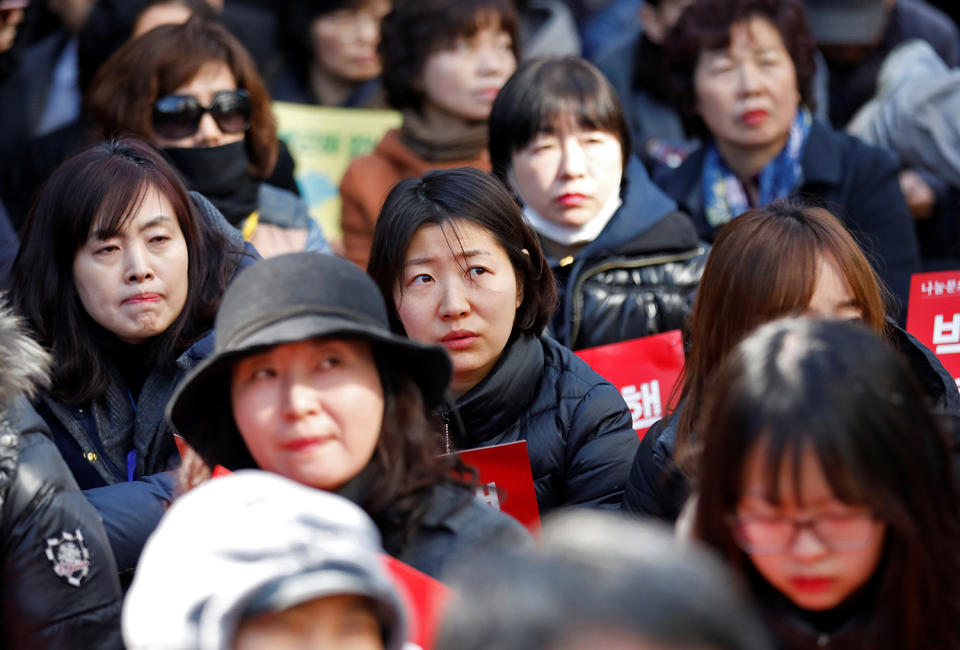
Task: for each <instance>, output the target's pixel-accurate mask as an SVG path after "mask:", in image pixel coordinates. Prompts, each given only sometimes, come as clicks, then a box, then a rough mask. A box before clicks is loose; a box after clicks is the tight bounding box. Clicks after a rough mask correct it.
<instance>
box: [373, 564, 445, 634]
mask: <svg viewBox="0 0 960 650" xmlns="http://www.w3.org/2000/svg"><path fill="white" fill-rule="evenodd" d="M382 559H383V564H384V566H385V567H386V568H387V571H388V572H389V573H390V579H391V582H393V584H394V586H395V587H397V590H398V591H399V592H400V595H401V597H402V598H403V601H404V605H405V606H406V610H407V621H408V623H409V625H408V628H409V629H408V630H407V643H406V644H405V645H404V648H410V647H411V646H412V647H419V648H422V649H423V650H430V649H431V648H433V642H434V639H435V638H436V636H437V629H438V627H439V624H440V617H441V616H442V614H443V608H444V606H445V605H446V603H447V601H448V600H449V599H450V595H451V594H452V592H451V591H450V589H449V588H448V587H447V586H446V585H444V584H443V583H442V582H439V581H438V580H434V579H433V578H431V577H430V576H428V575H427V574H425V573H421V572H420V571H417V570H416V569H414V568H413V567H412V566H410V565H409V564H404V563H403V562H401V561H400V560H398V559H396V558H393V557H390V556H389V555H384V556H383V558H382Z"/></svg>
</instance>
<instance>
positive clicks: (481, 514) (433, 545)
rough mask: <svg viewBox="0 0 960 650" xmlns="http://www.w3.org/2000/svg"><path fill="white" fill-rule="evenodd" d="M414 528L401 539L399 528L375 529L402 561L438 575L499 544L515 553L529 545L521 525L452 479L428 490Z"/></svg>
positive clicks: (531, 542) (531, 539) (498, 546)
mask: <svg viewBox="0 0 960 650" xmlns="http://www.w3.org/2000/svg"><path fill="white" fill-rule="evenodd" d="M426 499H427V504H426V508H425V512H424V514H423V517H422V518H421V519H420V521H419V526H418V527H417V530H416V532H415V533H414V535H413V536H412V538H411V539H409V540H402V539H401V534H400V531H398V530H390V529H385V528H384V527H383V526H381V527H380V534H381V535H382V536H383V545H384V548H385V549H386V550H387V551H388V552H390V554H391V555H393V556H395V557H396V558H397V559H398V560H400V561H401V562H405V563H406V564H409V565H410V566H412V567H413V568H415V569H417V570H419V571H422V572H424V573H426V574H427V575H428V576H432V577H434V578H437V579H440V578H442V577H443V574H444V572H445V571H446V570H447V569H448V568H450V567H453V566H455V565H456V564H457V562H458V561H463V560H467V559H470V558H471V556H476V555H477V554H480V553H487V552H490V551H495V550H496V549H498V548H502V549H511V550H514V551H517V550H521V549H523V548H526V547H532V546H533V538H532V537H530V533H528V532H527V529H526V528H524V527H523V526H521V525H520V523H519V522H518V521H517V520H516V519H514V518H513V517H510V516H508V515H506V514H504V513H502V512H500V511H499V510H497V509H496V508H493V507H491V506H488V505H484V504H483V503H480V502H479V501H478V500H477V499H476V498H475V497H474V495H473V493H472V492H471V491H470V490H469V489H468V488H465V487H462V486H460V485H457V484H455V483H438V484H436V485H434V486H433V488H431V489H430V492H429V496H428V497H426Z"/></svg>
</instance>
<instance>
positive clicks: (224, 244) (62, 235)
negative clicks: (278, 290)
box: [11, 140, 246, 573]
mask: <svg viewBox="0 0 960 650" xmlns="http://www.w3.org/2000/svg"><path fill="white" fill-rule="evenodd" d="M194 201H196V202H197V203H196V205H195V204H194ZM243 251H244V242H243V238H242V237H241V236H240V233H238V232H237V231H236V230H234V229H233V228H231V227H230V226H229V224H228V223H227V222H226V221H225V220H224V219H223V217H222V216H220V214H219V212H217V210H216V209H214V208H213V206H212V205H210V203H209V202H208V201H205V200H203V198H202V197H200V196H199V195H195V197H194V200H191V197H190V196H189V195H188V194H187V190H186V188H185V187H184V185H183V181H182V180H181V179H180V177H179V176H178V175H177V173H176V171H175V170H174V169H173V167H171V166H170V165H169V164H168V163H167V162H166V161H165V160H164V159H163V157H162V156H160V154H159V153H157V152H156V151H155V150H154V149H153V148H152V147H150V146H149V145H147V144H146V143H143V142H139V141H136V140H118V141H114V142H111V143H108V144H101V145H97V146H95V147H93V148H90V149H87V150H85V151H83V152H81V153H79V154H77V155H76V156H74V157H73V158H71V159H69V160H68V161H66V162H65V163H64V164H63V165H61V166H60V167H59V168H58V169H57V171H55V172H54V174H53V175H52V176H51V177H50V179H49V181H47V183H46V185H45V186H44V189H43V192H42V193H41V195H40V197H39V198H38V200H37V202H36V204H35V205H34V209H33V210H32V212H31V214H30V217H29V218H28V220H27V223H26V226H25V230H24V232H23V238H22V244H21V247H20V252H19V254H18V256H17V259H16V261H15V262H14V266H13V271H12V282H11V286H12V289H11V298H12V300H11V302H12V304H13V306H14V307H15V309H16V310H17V311H19V312H20V314H21V315H22V316H23V317H24V319H25V320H26V323H27V325H28V326H29V327H30V329H31V330H32V332H33V334H34V335H35V336H36V338H37V341H38V342H39V343H40V344H41V345H43V346H44V347H45V348H46V349H47V350H49V351H50V352H51V354H52V356H53V366H52V383H51V387H50V389H49V390H45V391H41V392H40V393H39V394H38V396H37V398H36V400H35V406H36V409H37V411H38V412H39V413H40V415H41V417H43V419H44V420H45V421H46V423H47V425H48V426H49V427H50V431H51V432H52V434H53V440H54V442H55V443H56V445H57V447H58V448H59V450H60V453H61V455H62V456H63V458H64V460H65V461H66V463H67V465H68V466H69V467H70V470H71V472H72V473H73V476H74V477H75V478H76V480H77V483H78V484H79V486H80V488H81V489H83V490H84V491H85V494H86V496H87V498H88V499H89V500H90V501H91V502H92V503H93V505H94V506H95V507H96V508H97V510H98V511H99V512H100V515H101V516H102V517H103V523H104V527H105V528H106V531H107V535H108V537H109V539H110V545H111V547H112V548H113V552H114V555H115V557H116V560H117V566H118V568H119V569H120V571H121V573H123V572H128V571H129V572H132V570H133V568H134V566H135V565H136V561H137V557H138V556H139V553H140V549H141V548H142V546H143V543H144V542H145V540H146V537H147V536H148V535H149V534H150V532H151V531H152V530H153V528H154V527H155V526H156V524H157V522H158V521H159V519H160V517H161V516H162V514H163V511H164V509H165V506H166V504H167V503H168V502H169V500H170V498H171V496H172V494H173V487H174V480H173V478H172V476H170V475H168V474H167V473H166V470H169V469H171V468H172V467H174V466H175V465H176V464H177V463H178V461H179V456H178V454H177V449H176V446H175V445H174V441H173V437H172V436H171V435H170V430H169V428H168V427H167V426H166V424H165V422H164V419H163V412H164V408H165V407H166V403H167V400H168V399H169V397H170V394H171V393H172V392H173V388H174V386H175V385H176V383H177V381H178V379H179V378H180V377H181V376H182V374H183V372H184V370H186V369H189V368H190V367H192V366H193V365H194V364H196V363H197V362H198V361H199V360H200V359H202V358H203V357H204V356H206V354H207V353H208V352H209V347H210V341H211V338H212V336H211V337H208V336H207V334H208V333H209V330H210V328H211V327H212V326H213V318H214V315H215V313H216V310H217V306H218V304H219V301H220V296H221V294H222V293H223V291H224V290H225V288H226V286H227V284H228V282H229V281H230V279H231V278H232V277H233V275H234V273H236V271H237V269H238V267H239V265H241V264H246V262H245V257H244V252H243Z"/></svg>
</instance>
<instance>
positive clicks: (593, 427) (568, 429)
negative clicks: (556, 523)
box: [448, 335, 639, 515]
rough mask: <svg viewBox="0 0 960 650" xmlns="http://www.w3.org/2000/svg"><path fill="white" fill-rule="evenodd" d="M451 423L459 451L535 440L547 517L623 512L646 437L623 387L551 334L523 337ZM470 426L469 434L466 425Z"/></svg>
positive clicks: (533, 456)
mask: <svg viewBox="0 0 960 650" xmlns="http://www.w3.org/2000/svg"><path fill="white" fill-rule="evenodd" d="M455 406H456V409H457V411H458V413H459V416H460V422H457V420H456V418H448V423H449V424H450V427H451V431H450V434H451V439H452V443H453V446H454V447H455V448H457V449H473V448H476V447H486V446H490V445H499V444H506V443H509V442H517V441H519V440H526V441H527V450H528V452H529V454H530V466H531V469H532V471H533V481H534V486H535V488H536V491H537V503H538V505H539V506H540V514H541V515H542V514H545V513H547V512H548V511H550V510H552V509H554V508H557V507H560V506H568V505H585V506H596V507H604V508H616V507H618V506H619V505H620V501H621V499H622V497H623V486H624V482H625V481H626V480H627V473H628V472H629V471H630V463H631V461H632V460H633V457H634V455H635V452H636V449H637V445H638V442H639V441H638V438H637V434H636V432H635V431H634V430H633V421H632V419H631V416H630V410H629V409H628V408H627V405H626V404H625V403H624V401H623V398H622V397H621V396H620V393H619V392H618V391H617V389H616V388H615V387H614V386H613V385H612V384H611V383H610V382H608V381H607V380H605V379H604V378H603V377H601V376H600V375H598V374H597V373H596V372H594V371H593V369H591V368H590V366H588V365H587V364H586V363H585V362H584V361H582V360H581V359H580V358H579V357H578V356H576V355H575V354H573V353H572V352H571V351H570V350H568V349H567V348H565V347H563V346H562V345H560V344H559V343H557V342H556V341H554V340H553V339H551V338H550V337H548V336H541V337H534V336H530V335H521V336H519V337H518V338H517V339H515V340H513V341H512V342H511V343H509V344H508V345H507V348H506V349H505V350H504V352H503V354H502V356H501V357H500V360H499V361H498V362H497V365H496V366H494V368H493V370H491V371H490V374H489V375H487V377H486V378H485V379H484V380H483V381H482V382H480V383H479V384H477V385H476V386H474V387H473V388H472V389H470V390H469V391H468V392H467V393H466V394H464V395H463V396H462V397H461V398H460V399H459V400H457V402H456V405H455ZM461 424H462V427H463V428H462V429H461V428H460V425H461Z"/></svg>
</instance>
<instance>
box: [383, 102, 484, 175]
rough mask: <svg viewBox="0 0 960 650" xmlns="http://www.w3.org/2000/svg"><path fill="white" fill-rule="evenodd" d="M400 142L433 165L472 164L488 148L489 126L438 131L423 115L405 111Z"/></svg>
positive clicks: (481, 124)
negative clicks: (467, 161) (450, 163)
mask: <svg viewBox="0 0 960 650" xmlns="http://www.w3.org/2000/svg"><path fill="white" fill-rule="evenodd" d="M400 139H401V140H402V141H403V144H405V145H406V146H407V147H409V148H410V150H411V151H413V153H415V154H416V155H417V156H419V157H420V158H423V159H424V160H429V161H431V162H450V161H453V160H472V159H474V158H476V157H477V156H479V155H480V153H481V152H482V151H483V150H484V149H486V147H487V123H486V121H479V122H461V126H460V127H459V128H453V129H451V128H443V129H440V128H436V127H434V126H433V125H431V124H430V122H428V121H427V120H426V119H425V118H424V117H423V115H421V114H420V113H419V112H417V111H415V110H412V109H407V110H405V111H403V125H402V126H401V127H400Z"/></svg>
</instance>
